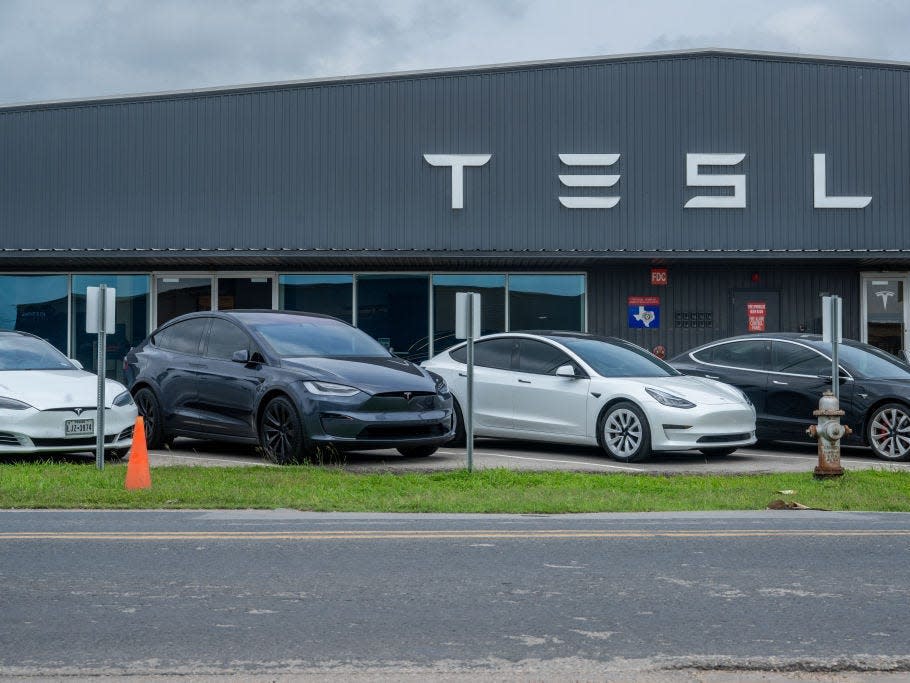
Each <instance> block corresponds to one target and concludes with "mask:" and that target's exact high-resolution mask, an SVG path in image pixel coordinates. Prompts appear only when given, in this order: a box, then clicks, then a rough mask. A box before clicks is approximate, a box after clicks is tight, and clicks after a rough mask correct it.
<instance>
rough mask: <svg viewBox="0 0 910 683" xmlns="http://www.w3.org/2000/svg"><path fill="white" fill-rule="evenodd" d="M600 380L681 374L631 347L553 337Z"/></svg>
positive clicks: (632, 345) (574, 338) (582, 339)
mask: <svg viewBox="0 0 910 683" xmlns="http://www.w3.org/2000/svg"><path fill="white" fill-rule="evenodd" d="M552 339H553V340H554V341H557V342H559V343H560V344H563V345H564V346H567V347H568V348H570V349H572V351H574V352H575V353H577V354H578V355H579V356H580V357H581V359H582V360H583V361H584V362H585V363H587V364H588V365H590V366H591V367H592V368H593V369H594V371H595V372H596V373H597V374H598V375H602V376H603V377H671V376H675V375H679V374H681V373H680V372H678V371H677V370H676V369H674V368H672V367H670V366H669V365H667V364H666V363H664V362H663V361H662V360H660V359H658V358H656V357H654V356H653V355H651V354H650V353H648V352H647V351H645V350H644V349H642V348H639V347H637V346H635V345H634V344H628V343H624V342H607V341H603V340H601V339H585V338H581V337H553V338H552Z"/></svg>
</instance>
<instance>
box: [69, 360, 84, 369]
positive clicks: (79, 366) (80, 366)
mask: <svg viewBox="0 0 910 683" xmlns="http://www.w3.org/2000/svg"><path fill="white" fill-rule="evenodd" d="M70 363H72V364H73V365H75V366H76V367H77V368H79V369H80V370H85V367H84V366H83V365H82V363H80V362H79V361H77V360H76V359H75V358H70Z"/></svg>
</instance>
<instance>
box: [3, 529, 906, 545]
mask: <svg viewBox="0 0 910 683" xmlns="http://www.w3.org/2000/svg"><path fill="white" fill-rule="evenodd" d="M872 536H910V529H906V530H902V529H897V530H875V529H859V530H843V531H829V530H812V529H789V530H776V529H730V530H709V529H705V530H679V531H675V530H654V531H649V530H581V529H553V530H524V531H521V530H505V531H503V530H495V529H475V530H464V531H458V530H454V531H428V530H412V531H407V530H398V531H137V532H124V531H71V532H60V531H18V532H17V531H7V532H0V541H48V540H52V541H118V542H143V541H371V540H437V539H438V540H445V539H510V540H522V539H531V540H540V539H551V538H552V539H583V538H594V539H623V538H756V537H777V538H781V537H872Z"/></svg>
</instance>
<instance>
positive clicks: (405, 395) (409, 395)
mask: <svg viewBox="0 0 910 683" xmlns="http://www.w3.org/2000/svg"><path fill="white" fill-rule="evenodd" d="M413 395H414V394H413V393H411V392H410V391H406V392H404V400H405V401H410V400H411V396H413Z"/></svg>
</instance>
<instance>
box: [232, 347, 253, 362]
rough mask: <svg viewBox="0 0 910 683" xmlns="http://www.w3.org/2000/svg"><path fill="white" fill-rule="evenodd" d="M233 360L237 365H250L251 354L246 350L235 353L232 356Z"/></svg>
mask: <svg viewBox="0 0 910 683" xmlns="http://www.w3.org/2000/svg"><path fill="white" fill-rule="evenodd" d="M231 360H232V361H234V362H235V363H249V362H250V352H249V351H247V350H246V349H243V350H241V351H234V353H232V354H231Z"/></svg>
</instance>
